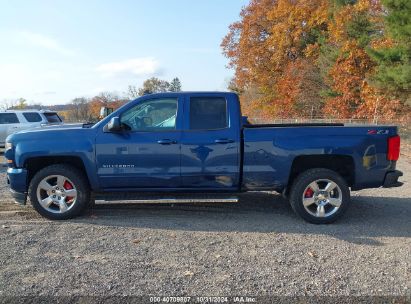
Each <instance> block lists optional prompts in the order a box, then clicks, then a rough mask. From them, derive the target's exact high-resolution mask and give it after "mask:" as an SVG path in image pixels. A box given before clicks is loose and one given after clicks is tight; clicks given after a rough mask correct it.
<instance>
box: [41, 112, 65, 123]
mask: <svg viewBox="0 0 411 304" xmlns="http://www.w3.org/2000/svg"><path fill="white" fill-rule="evenodd" d="M43 115H44V116H46V119H47V121H48V122H49V123H59V122H61V118H60V116H58V114H57V113H54V112H49V113H43Z"/></svg>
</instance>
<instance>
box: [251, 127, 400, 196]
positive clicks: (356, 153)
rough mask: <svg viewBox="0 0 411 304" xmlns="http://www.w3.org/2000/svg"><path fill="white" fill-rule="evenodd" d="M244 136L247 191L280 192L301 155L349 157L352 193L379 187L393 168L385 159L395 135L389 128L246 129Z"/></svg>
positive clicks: (391, 128) (392, 164)
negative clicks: (351, 163)
mask: <svg viewBox="0 0 411 304" xmlns="http://www.w3.org/2000/svg"><path fill="white" fill-rule="evenodd" d="M372 130H376V131H377V133H376V134H373V133H374V132H370V131H372ZM243 132H244V162H243V187H244V188H245V189H246V190H257V189H267V190H268V189H270V190H276V191H282V190H283V189H284V188H286V187H287V184H288V182H289V177H290V172H291V167H292V164H293V161H294V160H295V158H296V157H298V156H303V155H343V156H349V157H352V159H353V161H354V165H355V176H354V179H355V182H354V185H353V188H355V189H361V188H370V187H379V186H381V185H382V183H383V180H384V177H385V174H386V172H387V171H388V170H391V169H393V168H395V162H391V161H388V160H387V157H386V152H387V139H388V137H390V136H394V135H396V134H397V128H396V127H392V126H344V127H339V126H329V127H279V128H255V129H254V128H250V129H247V128H245V129H244V131H243ZM371 133H372V134H371Z"/></svg>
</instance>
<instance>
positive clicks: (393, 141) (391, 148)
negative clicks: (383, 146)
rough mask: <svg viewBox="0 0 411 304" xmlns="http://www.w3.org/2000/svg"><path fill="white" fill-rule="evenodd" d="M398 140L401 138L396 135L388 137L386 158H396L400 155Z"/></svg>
mask: <svg viewBox="0 0 411 304" xmlns="http://www.w3.org/2000/svg"><path fill="white" fill-rule="evenodd" d="M400 142H401V140H400V137H399V136H398V135H397V136H393V137H390V138H388V152H387V159H388V160H394V161H396V160H398V158H399V157H400Z"/></svg>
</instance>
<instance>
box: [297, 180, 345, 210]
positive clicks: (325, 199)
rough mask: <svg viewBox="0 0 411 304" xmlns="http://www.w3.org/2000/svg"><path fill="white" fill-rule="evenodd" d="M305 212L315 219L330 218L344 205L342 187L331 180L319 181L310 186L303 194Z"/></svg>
mask: <svg viewBox="0 0 411 304" xmlns="http://www.w3.org/2000/svg"><path fill="white" fill-rule="evenodd" d="M302 199H303V205H304V208H305V210H306V211H307V212H308V213H309V214H311V215H313V216H315V217H328V216H331V215H333V214H334V213H336V212H337V211H338V209H339V208H340V206H341V204H342V192H341V189H340V187H339V186H338V185H337V184H336V183H335V182H333V181H331V180H329V179H319V180H316V181H314V182H312V183H311V184H309V185H308V186H307V187H306V188H305V190H304V192H303V198H302Z"/></svg>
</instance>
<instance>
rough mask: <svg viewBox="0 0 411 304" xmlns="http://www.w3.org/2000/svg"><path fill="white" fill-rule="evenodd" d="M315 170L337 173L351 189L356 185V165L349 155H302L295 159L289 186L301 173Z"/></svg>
mask: <svg viewBox="0 0 411 304" xmlns="http://www.w3.org/2000/svg"><path fill="white" fill-rule="evenodd" d="M315 168H324V169H329V170H332V171H335V172H337V173H338V174H340V175H341V176H342V177H343V178H344V180H345V181H346V183H347V185H348V186H349V187H351V186H353V185H354V184H355V163H354V159H353V158H352V157H351V156H348V155H323V154H320V155H300V156H297V157H296V158H294V160H293V163H292V165H291V170H290V176H289V180H288V185H292V183H293V182H294V180H295V178H296V177H297V176H298V175H300V174H301V173H303V172H305V171H307V170H309V169H315Z"/></svg>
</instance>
